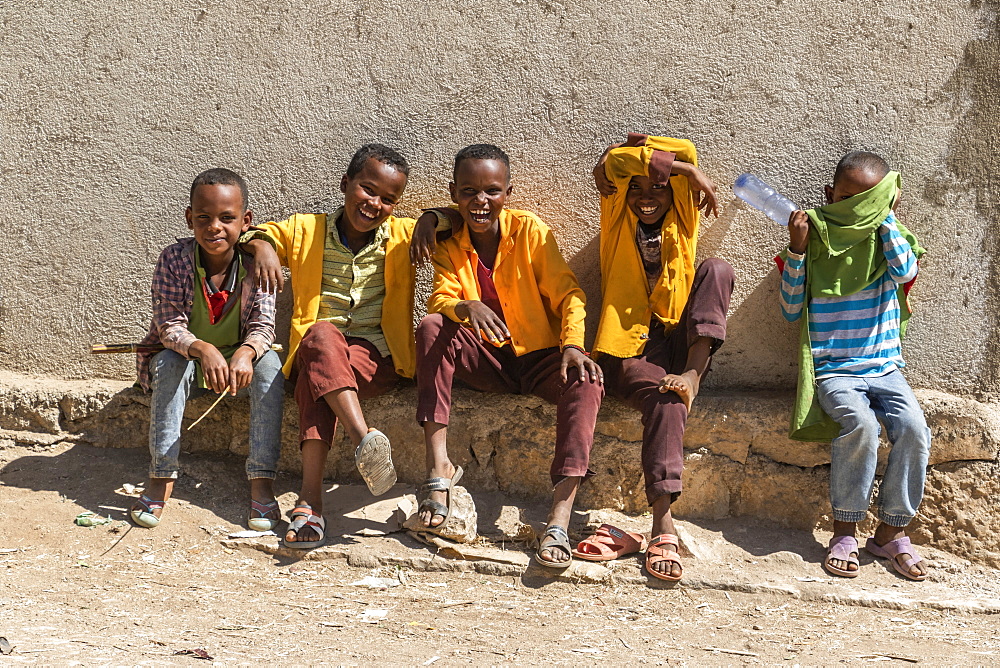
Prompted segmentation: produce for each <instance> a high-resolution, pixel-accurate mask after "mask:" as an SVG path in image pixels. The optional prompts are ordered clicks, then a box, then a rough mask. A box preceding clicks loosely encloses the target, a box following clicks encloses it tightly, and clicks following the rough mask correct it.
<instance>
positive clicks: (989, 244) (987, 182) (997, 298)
mask: <svg viewBox="0 0 1000 668" xmlns="http://www.w3.org/2000/svg"><path fill="white" fill-rule="evenodd" d="M972 6H973V7H975V8H978V9H980V10H981V11H982V12H983V15H984V16H986V17H989V18H988V20H989V21H990V22H991V25H988V26H987V27H986V31H985V32H986V36H985V37H984V38H983V39H978V40H973V41H971V42H969V43H968V44H967V45H966V47H965V54H964V57H963V58H962V64H961V65H959V67H958V69H956V70H955V73H954V74H953V75H952V77H951V79H950V80H949V81H948V83H947V84H946V85H945V87H944V90H943V93H944V94H946V95H948V98H949V99H950V100H951V101H952V104H953V107H954V110H955V112H956V113H959V112H961V114H962V115H961V119H960V120H959V122H958V124H957V129H956V131H955V134H954V136H953V137H952V141H951V144H950V145H949V147H948V155H947V159H946V165H947V168H948V174H947V175H943V176H941V177H937V178H932V179H931V180H930V181H929V182H928V183H927V184H926V188H925V190H926V193H927V195H926V196H927V197H928V198H929V199H931V200H934V201H935V203H936V204H942V205H943V204H945V200H944V197H945V193H947V192H948V191H949V190H952V189H953V188H954V186H955V185H956V183H955V182H956V181H957V182H958V185H961V186H964V187H965V188H967V189H971V190H972V191H973V192H975V194H976V207H977V209H978V210H979V211H980V213H981V214H982V215H983V217H984V218H985V219H986V220H987V221H988V222H987V224H986V225H984V229H985V238H984V241H983V243H984V244H985V248H984V249H983V250H984V251H986V254H987V255H988V256H991V257H993V258H998V257H1000V234H998V232H997V225H998V224H1000V139H998V136H997V132H996V115H997V111H996V110H997V103H998V94H1000V0H973V2H972ZM989 272H990V277H989V278H990V280H989V281H988V283H987V284H988V285H990V286H993V287H992V289H991V290H990V291H989V292H988V293H987V294H986V300H987V303H988V306H990V307H991V308H987V312H989V313H992V314H994V315H993V316H992V318H993V323H992V326H991V327H990V328H989V330H990V333H989V335H988V336H989V338H988V341H987V349H988V350H989V351H990V354H989V355H987V356H986V359H985V360H984V365H985V366H986V368H985V369H984V373H983V374H982V375H981V376H980V377H981V378H982V379H983V380H982V382H983V384H984V385H986V386H985V387H983V388H982V389H983V390H985V391H992V392H996V391H1000V331H998V327H997V325H998V322H997V316H996V315H995V314H996V313H997V312H998V311H997V309H998V307H1000V291H998V290H997V287H996V286H997V285H998V281H1000V263H998V262H996V261H994V262H993V263H992V264H991V266H990V268H989ZM987 379H988V380H987Z"/></svg>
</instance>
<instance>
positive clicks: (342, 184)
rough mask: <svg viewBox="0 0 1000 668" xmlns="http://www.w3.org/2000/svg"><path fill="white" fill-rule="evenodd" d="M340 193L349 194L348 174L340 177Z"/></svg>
mask: <svg viewBox="0 0 1000 668" xmlns="http://www.w3.org/2000/svg"><path fill="white" fill-rule="evenodd" d="M340 192H342V193H346V192H347V174H344V175H343V176H342V177H340Z"/></svg>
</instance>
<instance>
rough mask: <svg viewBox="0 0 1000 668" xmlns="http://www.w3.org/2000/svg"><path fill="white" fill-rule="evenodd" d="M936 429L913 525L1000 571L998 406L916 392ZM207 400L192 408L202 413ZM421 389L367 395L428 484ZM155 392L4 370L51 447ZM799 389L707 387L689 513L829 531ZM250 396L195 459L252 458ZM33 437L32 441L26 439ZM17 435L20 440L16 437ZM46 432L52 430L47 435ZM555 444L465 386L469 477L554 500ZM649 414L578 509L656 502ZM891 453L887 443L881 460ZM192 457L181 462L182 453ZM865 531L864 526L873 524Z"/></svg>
mask: <svg viewBox="0 0 1000 668" xmlns="http://www.w3.org/2000/svg"><path fill="white" fill-rule="evenodd" d="M917 395H918V398H919V399H920V401H921V404H922V405H923V407H924V410H925V412H926V414H927V419H928V423H929V424H930V426H931V430H932V433H933V445H932V451H931V468H930V471H929V475H928V482H927V489H926V498H925V502H924V504H923V506H922V507H921V513H920V515H919V516H918V519H917V522H916V526H915V529H914V538H915V540H916V541H917V542H927V541H930V540H934V541H935V544H936V545H938V546H939V547H941V548H942V549H947V550H950V551H952V552H955V553H956V554H960V555H963V556H967V557H968V558H971V559H976V560H977V561H981V562H984V563H990V564H994V565H1000V512H997V511H998V502H997V499H998V498H1000V476H998V475H997V473H998V472H1000V470H998V469H1000V466H998V462H997V457H998V453H1000V406H998V405H996V404H992V403H980V402H977V401H975V400H972V399H967V398H962V397H957V396H953V395H948V394H944V393H941V392H935V391H930V390H920V391H918V392H917ZM211 401H212V399H211V398H210V397H204V398H200V399H198V400H194V401H192V402H190V403H189V404H188V408H187V411H186V417H188V418H190V419H191V420H194V419H195V418H197V417H198V416H199V415H200V414H201V413H202V412H203V411H204V410H205V409H206V408H207V407H208V406H209V405H210V403H211ZM415 403H416V390H415V389H414V387H413V386H412V385H411V386H404V387H402V388H400V389H399V390H397V391H395V392H393V393H391V394H388V395H385V396H382V397H379V398H377V399H373V400H368V401H366V402H365V413H366V417H367V418H368V421H369V424H371V425H373V426H378V427H379V428H380V429H382V430H383V431H385V432H386V433H387V434H388V435H389V436H390V438H391V439H392V442H393V452H394V460H395V463H396V467H397V469H398V471H399V476H400V479H401V480H402V481H404V482H408V483H413V484H416V483H418V482H420V481H421V479H422V478H423V459H424V454H423V436H422V432H421V429H420V428H419V427H418V425H417V424H416V423H415V422H414V420H413V410H414V409H413V407H414V406H415ZM148 405H149V397H148V396H145V395H143V394H141V393H140V392H138V391H136V390H134V389H132V388H131V387H130V385H129V384H128V383H123V382H115V381H93V382H83V381H58V380H51V379H43V378H31V377H25V376H15V375H12V374H4V375H0V430H6V431H4V432H0V444H2V442H3V441H4V440H6V441H8V442H11V441H13V442H26V443H27V442H31V443H33V444H34V445H44V444H45V443H48V442H55V441H58V440H60V439H64V440H65V439H67V438H73V439H79V440H82V441H85V442H89V443H92V444H94V445H97V446H101V447H112V448H121V447H145V446H146V434H147V431H148V417H149V416H148V412H149V408H148ZM790 405H791V396H790V395H786V394H781V393H763V392H761V393H754V394H710V393H705V394H703V395H702V396H700V397H699V398H698V401H697V403H696V406H695V409H694V410H693V411H692V413H691V417H690V419H689V421H688V428H687V433H686V434H685V448H686V451H687V452H686V467H685V472H684V489H685V491H684V494H683V495H682V496H681V497H680V499H679V500H678V502H677V503H676V505H675V511H676V513H677V515H679V516H681V517H691V518H721V517H727V516H747V517H751V518H752V517H759V518H766V519H769V520H772V521H776V522H780V523H782V524H785V525H787V526H792V527H797V528H802V529H812V528H815V527H817V526H826V525H828V523H829V518H828V517H827V516H826V515H824V512H825V509H826V508H827V507H828V500H827V485H828V476H829V466H828V464H829V446H827V445H824V444H814V443H800V442H797V441H792V440H789V439H788V438H787V436H786V425H787V419H788V410H789V407H790ZM247 409H248V408H247V401H246V400H243V399H225V400H223V402H222V403H221V404H220V405H219V406H218V407H217V408H216V409H215V410H214V411H213V412H212V414H210V415H209V416H208V418H206V419H205V421H204V422H203V423H202V424H200V425H198V426H197V427H195V429H194V430H193V431H191V432H185V434H184V450H185V452H189V453H221V452H228V453H233V454H236V455H245V454H246V452H247V442H246V422H247V421H246V415H247ZM297 429H298V419H297V411H296V409H295V403H294V400H293V399H292V398H291V396H290V395H288V396H287V399H286V402H285V412H284V429H283V432H282V439H283V443H282V446H283V447H282V458H281V463H280V466H281V468H282V469H283V470H287V471H291V472H298V471H300V470H301V462H300V460H299V457H298V447H297ZM32 433H33V434H36V436H29V435H28V434H32ZM19 434H20V435H19ZM37 434H45V435H47V436H45V437H44V438H42V437H40V436H38V435H37ZM554 438H555V408H554V407H553V406H550V405H548V404H546V403H545V402H544V401H542V400H541V399H538V398H536V397H530V396H497V395H485V394H481V393H478V392H474V391H470V390H462V389H459V390H457V391H456V392H455V398H454V407H453V414H452V423H451V425H450V427H449V443H450V452H451V455H452V458H453V459H454V461H455V463H457V464H460V465H462V466H463V467H464V468H465V470H466V477H465V478H464V480H463V484H466V485H468V487H469V488H470V489H472V490H473V491H474V492H475V490H499V491H502V492H505V493H507V494H510V495H512V496H514V497H519V498H525V499H531V500H544V499H546V498H547V497H548V495H549V493H550V489H549V480H548V473H547V472H548V468H549V463H550V460H551V456H552V446H553V443H554ZM641 438H642V425H641V423H640V421H639V417H638V414H637V413H636V412H635V411H633V410H631V409H629V408H628V407H626V406H624V405H623V404H621V403H619V402H617V401H614V400H607V401H606V402H605V404H604V406H603V407H602V409H601V414H600V418H599V421H598V426H597V431H596V438H595V443H594V450H593V453H592V458H591V461H592V464H591V468H592V469H593V470H594V471H595V472H597V473H598V475H596V476H595V477H594V478H592V479H591V480H589V481H588V483H587V484H586V485H584V487H583V489H582V490H581V494H580V497H579V503H580V504H581V505H582V506H584V507H590V508H614V509H618V510H623V511H626V512H632V513H641V512H645V511H647V510H648V507H647V505H646V500H645V495H644V492H643V482H642V471H641V467H640V464H639V453H640V443H641ZM887 453H888V449H887V448H882V449H881V450H880V455H881V458H882V459H883V465H884V458H885V455H886V454H887ZM182 464H183V460H182ZM326 474H327V476H329V477H330V478H332V479H334V480H338V481H356V480H357V479H358V476H357V473H356V471H355V470H354V464H353V456H352V453H351V448H350V447H349V444H347V443H346V442H344V441H343V440H341V441H340V442H338V443H337V444H335V447H334V450H333V452H332V453H331V456H330V457H329V459H328V463H327V471H326ZM867 528H868V527H863V529H867Z"/></svg>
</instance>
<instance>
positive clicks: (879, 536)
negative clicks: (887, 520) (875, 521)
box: [874, 523, 927, 577]
mask: <svg viewBox="0 0 1000 668" xmlns="http://www.w3.org/2000/svg"><path fill="white" fill-rule="evenodd" d="M904 536H906V531H904V530H903V529H902V528H900V527H894V526H889V525H888V524H884V523H882V524H879V525H878V528H876V529H875V536H874V538H875V543H876V544H878V546H879V547H884V546H885V544H886V543H891V542H892V541H894V540H899V539H900V538H903V537H904ZM912 558H913V555H912V554H908V553H906V552H900V553H899V554H897V555H896V562H897V563H898V564H899V566H900V568H906V562H907V561H908V560H909V559H912ZM909 571H910V575H912V576H914V577H922V576H924V575H927V569H926V568H924V562H922V561H918V562H917V563H915V564H913V565H912V566H910V569H909Z"/></svg>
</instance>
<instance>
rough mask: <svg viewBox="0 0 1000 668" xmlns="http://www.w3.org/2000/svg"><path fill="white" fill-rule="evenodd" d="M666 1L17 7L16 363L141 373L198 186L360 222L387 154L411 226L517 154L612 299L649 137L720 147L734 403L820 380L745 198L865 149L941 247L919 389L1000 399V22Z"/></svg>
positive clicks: (815, 199)
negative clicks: (154, 294) (623, 153)
mask: <svg viewBox="0 0 1000 668" xmlns="http://www.w3.org/2000/svg"><path fill="white" fill-rule="evenodd" d="M651 6H652V5H651V4H650V3H645V2H639V1H636V0H622V1H620V2H613V3H608V2H597V1H595V0H567V1H566V2H558V1H555V0H552V1H548V0H499V1H498V2H489V3H487V2H483V1H482V0H475V1H473V2H471V3H456V4H455V5H454V6H451V7H445V8H442V6H441V5H440V3H431V2H400V1H398V0H379V1H378V2H367V1H362V2H359V1H357V0H353V1H352V0H348V1H344V2H335V3H331V2H325V1H324V2H296V3H291V2H287V1H283V0H270V1H268V2H263V1H260V0H246V1H244V2H234V1H232V0H223V1H218V2H216V1H213V2H207V1H206V2H198V3H195V2H182V1H178V0H165V1H163V2H159V3H152V4H150V3H137V2H121V3H107V2H96V1H95V0H76V1H74V2H72V3H62V2H59V3H57V2H53V1H52V0H45V1H42V2H27V1H25V0H7V1H5V2H2V3H0V75H2V86H0V225H2V229H3V231H4V236H5V238H6V243H4V244H2V245H0V266H2V267H3V268H4V270H3V273H2V276H0V368H4V369H8V370H14V371H24V372H34V373H41V374H51V375H59V376H64V377H74V378H83V377H87V376H91V375H98V376H107V377H115V378H126V377H128V375H129V374H131V373H132V364H131V360H128V359H122V358H117V359H109V358H92V357H90V356H89V355H88V354H87V353H86V352H85V351H86V348H87V346H88V345H89V344H90V343H92V342H97V341H112V340H128V339H135V338H138V337H139V336H141V335H142V333H143V332H144V330H145V327H146V324H147V322H148V317H149V316H148V314H149V306H148V296H147V295H148V281H149V276H150V274H151V271H152V266H153V263H154V262H155V259H156V257H157V255H158V253H159V250H160V249H161V248H162V247H163V246H164V245H166V244H167V243H169V242H170V241H171V240H172V238H173V237H174V236H177V235H183V234H184V233H185V228H184V225H183V219H182V211H183V207H184V205H185V203H186V202H185V199H186V190H187V186H188V184H189V183H190V180H191V178H192V177H193V176H194V174H195V173H197V172H198V171H199V170H201V169H204V168H207V167H210V166H216V165H222V166H228V167H232V168H234V169H237V170H238V171H240V172H242V173H243V174H244V175H245V176H246V177H247V178H248V180H249V181H250V184H251V188H252V205H253V208H254V210H255V211H256V213H257V215H258V216H259V217H262V218H268V217H274V216H284V215H286V214H287V213H289V212H292V211H296V210H315V209H316V208H318V207H322V208H325V207H330V206H333V205H335V204H336V203H337V201H338V199H337V195H336V192H335V189H334V188H333V186H334V185H335V184H336V182H337V179H338V177H339V176H340V174H341V173H342V171H343V168H344V166H345V164H346V161H347V159H348V157H349V156H350V154H351V153H352V152H353V150H354V149H355V148H356V147H357V146H358V145H359V144H361V143H363V142H366V141H371V140H379V141H383V142H387V143H389V144H392V145H395V146H396V147H398V148H400V149H401V150H402V151H403V152H404V153H405V154H406V155H407V156H408V157H409V158H410V159H411V161H412V163H413V164H414V170H413V173H412V177H411V181H410V185H409V188H408V190H407V193H406V196H405V199H404V201H403V203H402V206H401V209H402V210H403V212H409V213H413V212H416V211H417V210H418V209H419V208H420V207H421V206H425V205H431V204H437V203H440V202H442V201H444V196H445V194H446V190H445V186H446V183H447V180H448V172H449V165H450V161H451V157H452V155H453V154H454V152H455V150H457V149H458V148H460V147H461V146H463V145H465V144H467V143H470V142H474V141H490V142H495V143H498V144H500V145H501V146H503V147H505V148H506V149H507V150H508V152H509V153H510V154H511V156H512V158H513V161H514V178H515V198H514V200H515V201H514V202H513V205H514V206H521V207H524V208H529V209H533V210H535V211H536V212H537V213H539V214H540V215H541V216H542V217H543V219H545V220H546V221H548V222H549V223H550V224H551V225H552V226H553V228H554V229H555V231H556V234H557V236H558V238H559V240H560V243H561V245H562V248H563V250H564V252H565V254H566V255H567V257H568V258H570V263H571V265H572V266H573V268H574V269H575V270H576V271H577V272H578V275H579V276H580V279H581V282H582V283H583V285H584V286H585V289H587V291H588V294H589V295H590V297H591V300H592V301H594V302H596V300H597V299H598V298H599V295H598V286H599V276H598V273H597V263H596V252H597V242H596V234H597V226H596V210H597V207H596V194H595V191H594V190H593V187H592V185H591V183H590V178H589V176H588V175H589V172H590V168H591V166H592V165H593V161H594V159H595V157H596V156H597V155H598V154H599V153H600V151H601V149H602V148H603V147H604V146H605V145H606V144H607V143H609V142H610V141H612V140H617V139H619V138H620V137H622V136H623V134H624V133H625V132H627V131H629V130H639V131H647V132H652V133H663V134H672V135H676V136H684V137H688V138H691V139H692V140H693V141H694V142H695V143H696V145H697V146H698V147H699V149H700V151H701V155H702V165H703V167H704V168H705V169H706V171H707V172H708V173H709V174H710V175H711V176H712V177H713V178H715V179H716V180H717V182H718V183H719V184H720V185H721V188H720V195H721V199H722V202H723V206H724V210H723V213H722V215H721V217H720V218H719V219H718V220H711V221H709V222H707V223H706V224H705V225H704V227H703V233H702V239H701V246H700V254H701V256H703V257H707V256H709V255H716V256H720V257H723V258H725V259H727V260H728V261H730V262H731V263H732V264H733V265H734V266H735V267H736V269H737V273H738V287H737V292H736V294H735V298H734V300H733V304H732V311H731V326H730V342H729V343H728V344H727V346H726V347H725V348H724V349H723V351H722V352H721V353H720V354H719V356H718V357H717V360H716V363H715V371H714V372H713V376H712V378H711V380H710V384H711V385H713V386H714V387H716V388H717V389H735V388H789V387H791V386H792V384H793V382H794V374H795V367H794V358H793V355H792V351H793V345H794V344H793V341H794V339H795V335H796V330H795V328H794V327H793V326H789V325H786V324H785V323H784V322H783V320H781V317H780V314H779V312H778V308H777V305H776V289H777V276H776V273H775V272H774V270H773V268H772V264H771V259H770V258H771V257H772V256H773V255H774V253H775V251H776V250H778V249H779V248H780V247H781V245H782V243H783V240H784V230H783V228H779V227H777V226H775V225H773V224H771V223H769V222H767V221H766V220H765V219H764V218H763V217H762V216H761V215H759V214H756V213H754V212H750V211H748V210H747V209H746V208H745V207H743V206H740V205H737V204H736V203H735V202H734V201H733V200H732V196H731V193H730V190H729V185H728V184H730V183H732V180H733V178H734V177H735V176H736V175H737V174H739V173H740V172H742V171H753V172H756V173H758V174H760V175H761V176H762V177H763V178H765V179H766V180H769V181H771V182H773V183H775V184H776V185H778V186H779V187H780V188H781V189H782V190H783V191H784V192H785V193H786V194H787V195H789V196H790V197H792V198H793V199H796V200H798V201H799V202H802V203H804V204H807V205H814V204H818V203H819V202H820V197H821V195H822V185H823V184H824V183H825V182H827V181H828V180H829V178H830V175H831V172H832V168H833V165H834V164H835V162H836V160H837V159H838V158H839V156H840V155H841V154H842V153H844V152H845V151H847V150H849V149H853V148H868V149H872V150H877V151H880V152H882V153H884V154H885V155H886V156H887V157H888V158H889V160H890V162H891V163H892V164H893V166H894V167H896V168H897V169H899V170H900V171H902V173H903V175H904V179H905V185H906V194H905V199H904V202H903V205H902V216H903V219H904V221H905V222H906V223H907V225H909V226H910V228H911V229H913V230H914V231H916V232H917V233H918V234H920V235H921V237H922V241H923V243H924V245H925V246H926V247H927V248H929V249H930V251H931V253H930V254H929V255H928V257H927V259H926V260H925V262H924V263H923V276H922V278H921V280H920V281H919V282H918V285H917V288H916V291H915V293H914V301H915V304H916V307H917V310H918V317H916V318H915V319H914V321H913V324H912V326H911V335H910V338H909V340H908V342H907V345H906V353H907V355H908V357H909V359H910V361H911V369H910V371H909V375H910V378H911V380H912V381H913V382H914V384H915V385H917V386H922V387H929V388H934V389H938V390H943V391H949V392H956V393H962V394H965V393H984V392H987V393H989V392H993V391H995V390H997V389H998V387H997V380H996V378H997V373H996V371H997V362H998V360H1000V356H998V346H1000V342H998V341H997V340H996V337H995V336H994V334H993V332H994V331H995V330H996V323H995V315H994V314H995V313H996V307H997V306H998V304H997V293H996V287H995V284H996V281H994V280H992V279H993V277H994V276H995V272H996V268H995V264H994V262H993V257H994V256H995V253H996V250H997V234H996V232H995V228H996V225H997V222H998V218H1000V205H998V202H1000V185H998V177H997V174H998V173H1000V165H998V162H1000V160H998V158H997V156H998V154H1000V151H998V150H997V149H998V148H1000V147H998V146H997V143H998V140H997V138H996V131H995V128H996V127H997V122H998V120H1000V112H998V111H997V108H998V105H997V102H998V100H997V91H998V88H1000V87H998V74H997V72H998V67H1000V53H998V48H1000V47H998V40H1000V27H998V26H1000V24H998V23H997V18H996V12H997V8H998V3H997V1H996V0H973V1H972V2H971V4H970V3H963V2H959V3H952V2H944V1H942V0H938V1H936V2H931V1H927V0H925V1H897V2H885V1H883V0H876V1H874V2H872V1H869V0H843V1H840V2H827V1H824V0H768V1H765V2H762V3H728V2H707V1H704V0H692V1H689V2H684V3H681V2H663V3H655V6H656V10H657V13H656V14H654V13H652V11H651ZM984 296H985V298H984ZM285 299H286V300H287V295H286V296H285ZM595 311H596V309H595ZM591 324H594V323H593V322H592V323H591Z"/></svg>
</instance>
